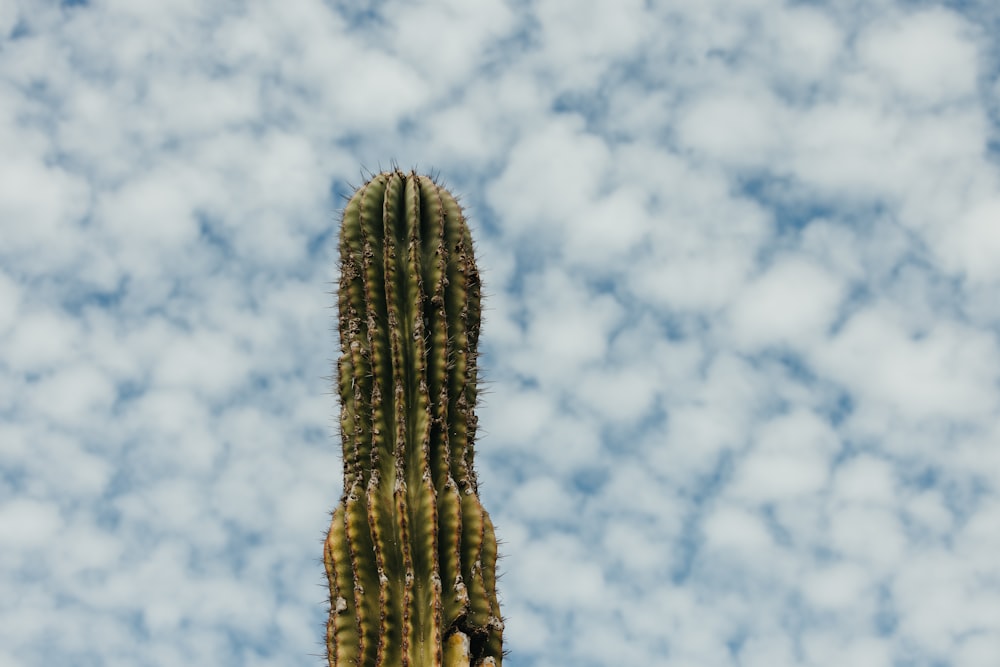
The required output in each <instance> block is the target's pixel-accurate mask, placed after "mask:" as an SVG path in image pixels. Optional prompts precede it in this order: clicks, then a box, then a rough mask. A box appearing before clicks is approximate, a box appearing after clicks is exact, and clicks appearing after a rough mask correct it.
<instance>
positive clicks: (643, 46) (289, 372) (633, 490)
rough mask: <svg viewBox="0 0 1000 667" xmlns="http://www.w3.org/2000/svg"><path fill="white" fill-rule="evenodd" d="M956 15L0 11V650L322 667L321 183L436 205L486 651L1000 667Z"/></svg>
mask: <svg viewBox="0 0 1000 667" xmlns="http://www.w3.org/2000/svg"><path fill="white" fill-rule="evenodd" d="M998 35H1000V9H998V5H996V4H995V3H993V2H990V1H988V0H982V1H978V2H977V1H967V2H958V1H955V2H929V1H926V2H920V1H905V2H904V1H898V2H893V1H890V0H874V1H867V2H858V1H855V0H834V1H831V2H781V1H779V0H739V1H737V0H702V1H700V2H670V1H664V2H639V1H638V0H578V1H576V2H564V1H562V0H535V1H531V2H528V1H527V0H479V1H478V2H460V1H458V0H434V1H431V2H423V3H414V2H397V1H383V2H367V3H350V2H344V1H341V0H325V1H324V0H280V2H279V1H278V0H259V1H253V2H236V1H220V2H213V3H200V2H193V1H186V0H184V1H176V2H152V1H150V0H142V1H140V0H128V1H125V0H77V1H75V2H69V1H63V2H62V3H57V2H50V1H45V0H7V1H6V2H3V3H0V147H2V148H0V664H2V665H5V666H10V667H23V666H35V665H55V664H63V665H74V666H76V665H102V666H103V665H107V666H115V665H122V666H126V665H127V666H138V665H157V666H159V665H163V666H174V665H177V666H180V665H185V666H187V665H217V666H220V667H223V666H228V665H232V666H244V665H245V666H270V665H273V666H279V665H281V666H288V665H315V664H320V663H321V658H320V656H321V655H322V654H323V651H324V649H323V646H322V643H321V639H322V627H323V624H324V622H325V613H326V602H325V599H324V596H325V592H324V586H325V579H324V576H323V572H322V566H321V564H320V562H319V557H320V554H321V540H322V538H323V535H324V532H325V530H326V527H327V521H328V512H329V510H330V509H332V508H333V506H334V505H335V503H336V501H337V499H338V498H339V495H340V491H341V490H340V480H341V468H340V458H339V441H338V440H337V437H336V427H335V425H336V415H337V406H336V402H335V398H334V397H333V396H332V395H331V394H330V383H329V380H328V379H326V378H327V376H329V375H330V374H331V372H332V367H331V366H332V362H333V360H334V359H335V357H336V356H337V340H336V333H335V331H334V330H333V327H334V326H335V322H334V319H333V312H332V311H331V306H332V305H333V297H332V296H331V295H330V293H329V292H330V290H331V289H332V285H333V284H334V281H335V280H336V264H335V254H336V246H335V239H336V231H337V221H338V218H339V208H340V206H341V205H342V197H343V195H345V194H348V193H349V192H351V190H352V188H353V186H356V185H359V184H360V183H361V182H362V181H363V180H364V178H365V176H366V174H367V173H368V172H367V171H363V170H364V169H367V170H374V171H378V170H379V169H380V168H387V167H389V166H391V165H392V164H394V163H395V164H399V165H400V166H401V167H402V168H404V169H409V168H410V167H416V168H417V169H418V170H420V171H425V172H432V173H434V174H437V175H439V176H440V178H441V180H442V181H443V182H444V183H445V184H446V185H447V186H448V187H449V188H450V189H452V190H453V191H454V192H456V193H458V194H460V195H461V196H462V198H463V202H464V205H465V206H466V209H467V213H468V215H469V217H470V219H471V223H472V225H473V228H474V234H475V235H476V237H477V240H478V257H479V263H480V266H481V269H482V271H483V276H484V282H485V286H486V291H487V293H488V300H487V302H486V308H487V310H486V313H485V317H486V318H485V323H484V329H483V339H482V351H483V353H484V357H483V359H482V366H483V369H484V380H485V381H487V383H488V385H487V389H488V392H489V393H488V395H487V396H486V398H485V403H484V404H483V405H482V406H481V407H480V409H479V414H480V419H481V426H482V429H483V432H482V435H481V438H480V440H479V443H478V459H477V464H478V469H479V474H480V480H481V484H482V488H481V495H482V497H483V501H484V504H485V505H486V507H487V509H488V510H489V511H490V512H491V514H492V516H493V518H494V521H495V522H496V524H497V527H498V532H499V535H500V537H501V539H502V540H503V545H502V547H501V549H502V554H503V555H504V558H503V560H502V561H501V569H502V571H503V578H502V579H501V582H500V586H501V595H502V605H503V610H504V613H505V616H506V618H507V631H506V633H505V638H506V646H507V647H508V648H509V650H510V656H509V657H508V659H507V660H506V662H505V664H506V665H508V666H509V667H543V666H544V667H549V666H551V667H557V666H559V665H585V666H592V667H618V666H621V665H664V666H666V665H670V666H671V667H725V666H739V667H765V666H766V667H774V666H783V665H790V666H799V665H801V666H810V667H827V666H829V667H835V666H836V667H840V666H842V665H851V666H852V667H882V666H893V667H896V666H898V667H904V666H905V667H995V665H997V664H1000V566H998V565H997V554H998V553H1000V489H998V480H1000V424H998V419H997V417H998V407H1000V393H998V389H1000V347H998V342H1000V341H998V333H1000V305H998V304H1000V301H998V299H997V293H998V292H997V290H998V288H1000V179H998V175H1000V172H998V157H1000V39H998V37H997V36H998Z"/></svg>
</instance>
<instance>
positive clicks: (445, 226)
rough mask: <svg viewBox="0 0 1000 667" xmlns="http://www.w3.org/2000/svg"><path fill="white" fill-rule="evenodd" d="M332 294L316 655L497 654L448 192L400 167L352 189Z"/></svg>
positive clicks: (489, 546) (394, 659)
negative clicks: (330, 506)
mask: <svg viewBox="0 0 1000 667" xmlns="http://www.w3.org/2000/svg"><path fill="white" fill-rule="evenodd" d="M337 301H338V306H339V311H340V312H339V327H340V345H341V351H340V359H339V360H338V364H337V386H338V390H339V394H340V403H341V414H340V426H341V436H342V440H343V450H344V451H343V461H344V494H343V497H342V498H341V500H340V503H339V504H338V505H337V508H336V509H335V510H334V512H333V521H332V522H331V525H330V532H329V534H328V536H327V539H326V543H325V548H324V562H325V565H326V573H327V577H328V579H329V582H330V616H329V621H328V623H327V635H326V641H327V657H328V660H329V664H330V665H331V667H333V666H337V667H347V666H348V665H352V666H353V665H359V666H369V665H371V666H375V665H378V666H382V665H384V666H386V667H396V666H397V665H401V666H402V665H405V666H409V667H425V666H426V667H430V666H431V665H442V666H447V667H453V666H454V667H457V666H459V665H462V666H469V667H471V666H474V665H500V664H501V659H502V633H503V622H502V621H501V617H500V608H499V605H498V603H497V596H496V559H497V546H496V537H495V535H494V531H493V524H492V523H491V521H490V518H489V515H488V514H487V513H486V511H485V510H484V509H483V506H482V505H481V504H480V502H479V494H478V487H477V483H476V473H475V470H474V468H473V451H474V448H473V440H474V439H475V435H476V415H475V405H476V379H477V368H476V354H477V353H476V348H477V343H478V338H479V325H480V315H481V311H480V285H479V273H478V271H477V269H476V263H475V258H474V257H473V249H472V237H471V236H470V234H469V228H468V225H467V224H466V222H465V219H464V218H463V216H462V211H461V208H460V207H459V205H458V203H457V202H456V200H455V198H454V197H453V196H452V195H451V194H449V193H448V192H447V191H446V190H444V189H443V188H441V187H440V186H439V185H437V184H436V183H435V182H434V181H433V180H431V179H430V178H428V177H425V176H418V175H417V174H416V173H414V172H411V173H409V174H404V173H403V172H401V171H398V170H396V171H392V172H386V173H381V174H378V175H376V176H374V177H373V178H372V179H371V180H369V181H368V182H367V183H365V184H364V185H363V186H361V187H360V188H358V190H357V191H356V192H355V193H354V195H353V196H352V197H351V198H350V200H349V201H348V203H347V205H346V207H345V208H344V213H343V221H342V224H341V229H340V284H339V288H338V293H337Z"/></svg>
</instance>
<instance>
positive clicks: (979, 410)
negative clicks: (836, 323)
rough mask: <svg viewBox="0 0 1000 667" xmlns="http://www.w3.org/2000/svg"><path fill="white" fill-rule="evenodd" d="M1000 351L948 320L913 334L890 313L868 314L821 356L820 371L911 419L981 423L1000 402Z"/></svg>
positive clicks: (871, 311) (858, 317) (863, 313)
mask: <svg viewBox="0 0 1000 667" xmlns="http://www.w3.org/2000/svg"><path fill="white" fill-rule="evenodd" d="M996 358H997V351H996V345H995V344H994V342H993V340H992V338H991V337H990V336H988V335H986V334H985V333H983V332H980V331H977V330H975V329H970V328H969V327H967V326H961V325H957V324H953V323H951V322H948V321H943V322H940V323H935V325H934V326H933V327H932V328H931V329H930V330H929V331H926V332H915V331H908V330H907V328H906V327H905V324H904V322H903V321H902V318H901V315H900V314H899V313H895V312H893V309H892V308H891V307H882V308H879V307H871V308H865V309H863V310H861V311H859V312H858V313H856V314H855V315H854V316H853V317H851V319H850V320H848V322H847V323H846V324H845V325H844V327H843V329H842V330H841V331H839V332H838V333H837V335H836V336H835V338H834V340H833V341H832V343H831V344H830V345H829V346H827V347H824V348H822V350H819V351H817V353H816V355H815V359H816V361H817V362H818V365H819V367H820V368H821V369H822V370H823V371H824V372H826V373H828V374H829V375H830V376H831V377H833V378H836V379H837V380H839V381H841V382H844V383H845V384H846V385H847V386H848V387H849V389H850V390H851V392H852V393H854V394H856V395H857V396H859V397H860V398H862V399H864V400H866V401H877V402H880V403H883V404H885V405H887V406H888V407H890V408H891V409H894V410H898V411H899V412H901V413H903V414H904V415H906V416H907V417H911V418H935V417H943V418H959V419H961V418H975V417H976V416H979V415H983V414H986V413H988V412H990V411H992V410H993V409H994V408H995V406H996V402H997V393H996V388H995V387H994V383H993V379H994V376H993V373H992V372H991V370H990V369H991V368H995V360H996Z"/></svg>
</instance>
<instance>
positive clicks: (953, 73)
mask: <svg viewBox="0 0 1000 667" xmlns="http://www.w3.org/2000/svg"><path fill="white" fill-rule="evenodd" d="M970 32H971V27H970V26H969V25H968V24H967V23H966V21H964V20H963V19H962V18H961V17H959V16H958V15H956V14H955V13H954V12H952V11H949V10H947V9H944V8H942V7H935V8H933V9H928V10H923V11H919V12H916V13H914V14H911V15H903V16H899V17H893V19H888V20H885V21H883V22H876V24H875V25H873V26H872V27H871V28H869V29H868V30H866V31H865V32H864V33H862V35H861V36H860V38H859V39H858V52H859V55H860V57H861V59H862V62H863V63H864V64H865V65H866V66H868V67H870V68H872V69H874V71H875V72H877V73H878V74H879V75H880V76H881V77H883V81H885V82H886V83H888V84H890V85H891V86H893V87H894V88H896V89H897V90H898V91H899V92H901V93H902V94H904V95H908V96H912V97H914V98H916V99H917V100H919V101H921V102H928V101H929V102H932V103H941V102H947V101H950V100H951V99H954V98H956V97H962V96H966V95H971V94H973V93H974V92H975V87H976V78H975V73H976V69H977V67H976V65H977V53H976V48H975V45H974V43H973V42H970V39H969V36H970V35H969V34H970Z"/></svg>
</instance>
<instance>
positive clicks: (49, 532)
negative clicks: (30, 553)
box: [0, 498, 63, 565]
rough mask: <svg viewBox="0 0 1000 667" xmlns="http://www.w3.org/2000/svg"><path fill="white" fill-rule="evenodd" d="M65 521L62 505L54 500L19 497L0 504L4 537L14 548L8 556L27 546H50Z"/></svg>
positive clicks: (8, 546)
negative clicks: (61, 510) (60, 507)
mask: <svg viewBox="0 0 1000 667" xmlns="http://www.w3.org/2000/svg"><path fill="white" fill-rule="evenodd" d="M62 523H63V522H62V518H61V517H60V514H59V508H58V507H56V506H55V505H54V504H53V503H49V502H41V501H38V500H29V499H22V498H19V499H14V500H8V501H6V502H4V503H2V504H0V541H2V542H3V543H4V544H5V545H6V549H9V550H10V551H8V552H7V553H8V556H7V558H10V557H11V556H12V555H13V556H16V555H18V554H19V553H21V550H23V549H37V548H41V547H44V546H46V545H47V544H49V543H50V542H51V541H52V540H53V539H54V538H55V536H56V534H57V533H58V532H59V530H60V528H62ZM5 560H7V559H5ZM9 565H10V563H9Z"/></svg>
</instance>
